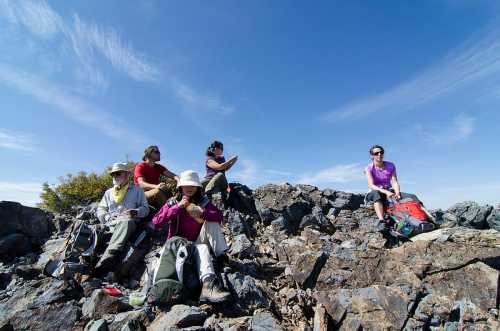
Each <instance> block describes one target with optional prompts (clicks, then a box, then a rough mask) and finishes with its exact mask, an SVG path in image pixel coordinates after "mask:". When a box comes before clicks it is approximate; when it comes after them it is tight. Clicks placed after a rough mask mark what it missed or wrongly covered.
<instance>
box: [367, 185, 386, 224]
mask: <svg viewBox="0 0 500 331" xmlns="http://www.w3.org/2000/svg"><path fill="white" fill-rule="evenodd" d="M384 197H385V195H384V194H382V193H380V192H379V191H375V190H372V191H370V192H368V194H367V195H366V197H365V201H366V202H370V201H372V202H373V208H374V209H375V213H376V214H377V217H378V219H379V220H383V219H384Z"/></svg>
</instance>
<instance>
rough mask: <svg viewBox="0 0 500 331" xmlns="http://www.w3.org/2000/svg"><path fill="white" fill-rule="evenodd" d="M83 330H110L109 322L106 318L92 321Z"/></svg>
mask: <svg viewBox="0 0 500 331" xmlns="http://www.w3.org/2000/svg"><path fill="white" fill-rule="evenodd" d="M83 331H108V322H106V320H104V319H100V320H96V321H90V322H89V323H87V325H85V329H83Z"/></svg>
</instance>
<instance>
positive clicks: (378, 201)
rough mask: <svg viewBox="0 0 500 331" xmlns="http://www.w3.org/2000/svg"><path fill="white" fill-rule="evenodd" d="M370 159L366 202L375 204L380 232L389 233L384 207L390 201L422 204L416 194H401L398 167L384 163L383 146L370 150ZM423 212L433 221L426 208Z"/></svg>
mask: <svg viewBox="0 0 500 331" xmlns="http://www.w3.org/2000/svg"><path fill="white" fill-rule="evenodd" d="M370 157H371V159H372V162H371V163H370V164H369V165H368V166H367V167H366V168H365V176H366V179H367V180H368V188H369V189H370V192H368V194H367V195H366V197H365V201H366V202H373V207H374V209H375V213H376V214H377V217H378V219H379V223H378V225H377V228H378V230H379V231H380V232H387V231H388V229H389V225H388V223H387V222H386V221H385V218H384V205H387V203H388V200H400V199H401V198H410V199H412V200H414V201H417V202H419V203H420V204H422V202H421V201H420V200H419V199H418V198H417V196H416V195H414V194H409V193H402V192H401V188H400V186H399V182H398V177H397V175H396V166H395V165H394V163H392V162H389V161H384V148H383V147H382V146H380V145H374V146H372V147H371V148H370ZM422 207H423V205H422ZM423 210H424V212H425V213H426V214H427V216H429V218H431V219H433V216H432V215H431V214H430V213H429V212H428V211H427V210H426V209H425V208H423Z"/></svg>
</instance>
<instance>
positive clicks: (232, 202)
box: [227, 183, 258, 215]
mask: <svg viewBox="0 0 500 331" xmlns="http://www.w3.org/2000/svg"><path fill="white" fill-rule="evenodd" d="M229 187H230V188H231V191H230V192H229V196H228V198H227V204H228V205H229V207H231V208H233V209H235V210H237V211H239V212H240V213H243V214H246V215H257V214H258V213H257V209H256V207H255V201H254V198H253V192H252V190H251V189H250V188H248V186H245V185H242V184H239V183H230V184H229Z"/></svg>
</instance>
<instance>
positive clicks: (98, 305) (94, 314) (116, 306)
mask: <svg viewBox="0 0 500 331" xmlns="http://www.w3.org/2000/svg"><path fill="white" fill-rule="evenodd" d="M130 309H132V306H130V305H129V304H127V303H125V302H123V301H122V300H120V299H119V298H117V297H112V296H110V295H108V294H107V293H106V292H104V291H103V290H100V289H99V290H95V291H94V292H93V293H92V296H91V297H90V298H88V299H87V300H85V302H84V304H83V307H82V313H83V316H84V317H86V318H93V319H98V318H101V317H103V316H104V315H105V314H117V313H120V312H123V311H127V310H130Z"/></svg>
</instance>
